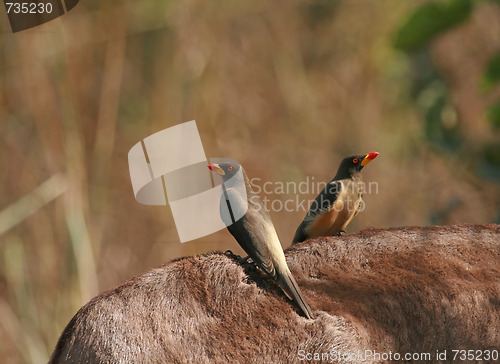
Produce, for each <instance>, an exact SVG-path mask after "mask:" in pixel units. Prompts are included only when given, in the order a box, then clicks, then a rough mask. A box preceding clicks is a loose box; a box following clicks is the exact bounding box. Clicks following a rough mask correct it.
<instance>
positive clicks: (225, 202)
mask: <svg viewBox="0 0 500 364" xmlns="http://www.w3.org/2000/svg"><path fill="white" fill-rule="evenodd" d="M208 167H209V168H210V169H211V170H212V171H213V172H215V173H217V174H218V175H220V176H221V177H222V180H223V182H224V184H223V193H222V195H221V202H220V212H221V217H222V219H223V221H224V223H225V224H226V226H227V229H228V230H229V232H230V233H231V234H232V235H233V236H234V238H235V239H236V241H237V242H238V244H240V246H241V247H242V248H243V250H245V252H246V253H247V254H248V255H249V257H250V258H252V260H253V261H254V262H255V263H256V264H257V265H258V266H259V267H260V269H262V270H263V271H264V272H265V273H266V274H267V275H268V276H270V277H271V278H273V279H274V280H275V281H276V282H277V283H278V284H279V286H280V287H281V289H282V290H283V292H285V294H286V295H287V296H288V298H290V299H291V300H293V301H295V302H296V303H297V305H298V306H299V307H300V309H301V310H302V312H303V313H304V315H305V316H306V317H307V318H309V319H310V318H314V315H313V313H312V311H311V308H310V307H309V305H308V303H307V301H306V300H305V298H304V296H303V295H302V292H301V291H300V288H299V286H298V285H297V282H296V281H295V279H294V278H293V275H292V273H291V272H290V269H289V268H288V265H287V263H286V259H285V254H284V253H283V248H282V247H281V243H280V240H279V238H278V235H277V233H276V230H275V228H274V225H273V223H272V221H271V218H270V216H269V213H268V212H267V211H266V209H265V207H264V205H263V204H262V202H261V200H260V198H259V196H258V195H257V194H256V193H255V192H254V191H253V189H252V187H251V185H250V182H249V180H248V177H247V175H246V173H245V171H244V170H243V168H242V167H241V165H240V164H239V163H237V162H236V161H234V162H227V163H226V162H224V163H220V164H217V163H212V164H209V165H208ZM238 172H241V173H240V174H239V176H240V177H242V178H241V179H240V181H239V182H237V183H236V184H235V183H234V180H235V179H236V181H238V180H237V177H238V176H237V174H238ZM245 210H246V211H245ZM227 211H229V214H227ZM239 216H242V217H241V218H238V217H239Z"/></svg>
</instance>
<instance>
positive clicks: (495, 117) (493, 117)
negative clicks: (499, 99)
mask: <svg viewBox="0 0 500 364" xmlns="http://www.w3.org/2000/svg"><path fill="white" fill-rule="evenodd" d="M487 115H488V121H489V122H490V123H491V125H493V129H496V130H498V129H500V103H496V104H494V105H493V106H491V107H490V108H489V109H488V113H487Z"/></svg>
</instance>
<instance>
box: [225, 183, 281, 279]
mask: <svg viewBox="0 0 500 364" xmlns="http://www.w3.org/2000/svg"><path fill="white" fill-rule="evenodd" d="M226 196H227V197H228V199H229V201H230V203H229V206H230V208H231V210H234V209H241V206H242V205H243V204H244V203H245V201H244V200H243V196H241V195H240V194H239V193H238V192H237V191H234V190H232V189H227V191H226ZM222 204H226V205H227V200H226V197H225V196H224V195H222V196H221V211H222V210H223V205H222ZM265 224H266V222H265V220H264V218H263V216H262V214H261V211H260V210H259V209H256V208H255V206H253V204H248V210H247V212H246V213H245V215H244V216H243V217H242V218H241V219H239V220H238V221H236V222H234V223H232V224H228V223H226V225H227V229H228V230H229V232H230V233H231V234H232V235H233V236H234V238H235V239H236V241H237V242H238V244H240V246H241V247H242V248H243V250H245V252H246V253H247V254H248V255H249V256H250V257H251V258H252V259H253V260H254V262H255V263H257V264H258V265H259V266H260V267H261V269H262V270H263V271H264V272H265V273H267V274H268V275H270V276H271V277H273V278H274V277H275V275H276V271H275V268H274V264H273V262H272V260H271V252H270V249H269V242H270V241H271V239H270V237H268V236H267V234H268V229H266V226H265Z"/></svg>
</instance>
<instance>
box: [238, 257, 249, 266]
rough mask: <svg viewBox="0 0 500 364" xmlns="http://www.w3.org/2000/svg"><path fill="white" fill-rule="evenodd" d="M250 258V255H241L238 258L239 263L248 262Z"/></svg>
mask: <svg viewBox="0 0 500 364" xmlns="http://www.w3.org/2000/svg"><path fill="white" fill-rule="evenodd" d="M248 259H251V258H250V256H249V255H247V256H246V257H244V258H241V257H240V259H239V260H238V263H240V264H244V263H246V262H248Z"/></svg>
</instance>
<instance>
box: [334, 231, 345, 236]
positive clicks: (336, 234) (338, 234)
mask: <svg viewBox="0 0 500 364" xmlns="http://www.w3.org/2000/svg"><path fill="white" fill-rule="evenodd" d="M342 234H345V230H339V231H337V232H336V233H335V234H333V236H342Z"/></svg>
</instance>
